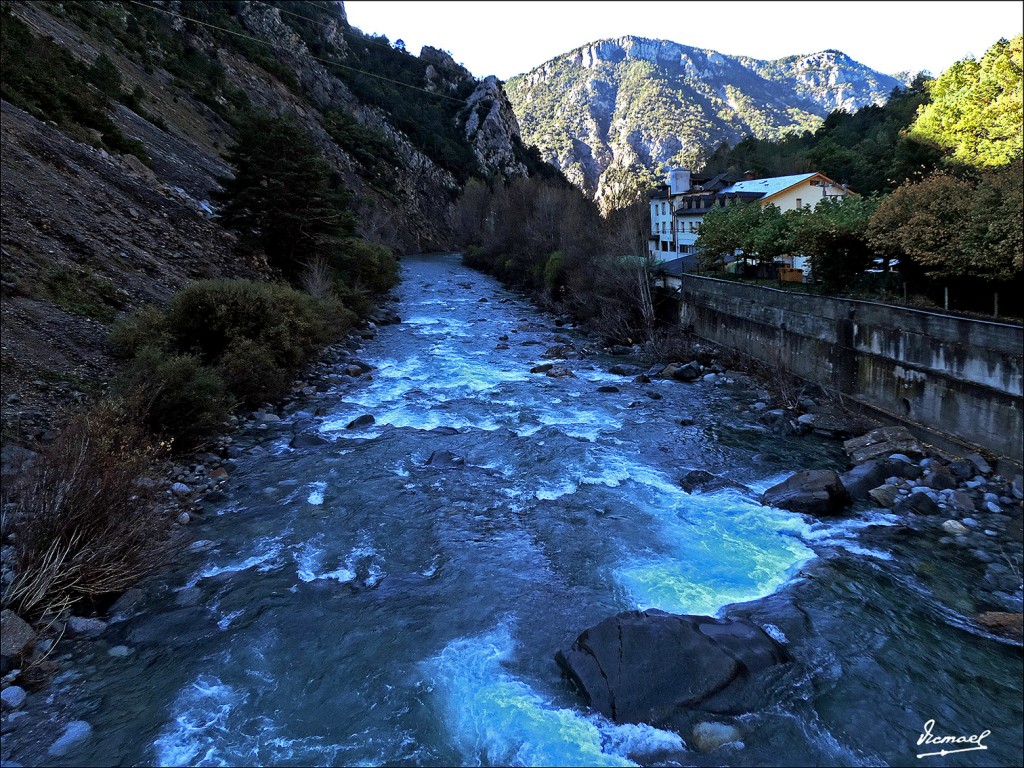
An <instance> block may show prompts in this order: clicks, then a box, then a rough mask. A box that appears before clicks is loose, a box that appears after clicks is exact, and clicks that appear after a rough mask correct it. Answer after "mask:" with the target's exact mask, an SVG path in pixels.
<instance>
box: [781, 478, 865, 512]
mask: <svg viewBox="0 0 1024 768" xmlns="http://www.w3.org/2000/svg"><path fill="white" fill-rule="evenodd" d="M761 503H762V504H767V505H769V506H772V507H778V508H780V509H788V510H789V511H790V512H800V513H802V514H805V515H834V514H837V513H839V512H841V511H842V509H843V508H844V507H845V506H846V505H848V504H849V503H850V494H849V493H848V492H847V490H846V488H845V487H844V486H843V481H842V480H841V479H840V478H839V475H838V474H836V473H835V472H833V471H832V470H831V469H808V470H804V471H803V472H797V473H796V474H794V475H791V476H790V477H789V478H787V479H786V480H783V481H782V482H781V483H778V484H776V485H773V486H772V487H771V488H769V489H768V490H766V491H765V492H764V494H763V495H762V496H761Z"/></svg>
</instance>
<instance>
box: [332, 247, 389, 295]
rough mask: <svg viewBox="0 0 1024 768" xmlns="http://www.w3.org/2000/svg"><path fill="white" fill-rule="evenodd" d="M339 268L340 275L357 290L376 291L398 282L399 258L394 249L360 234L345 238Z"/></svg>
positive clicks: (337, 262)
mask: <svg viewBox="0 0 1024 768" xmlns="http://www.w3.org/2000/svg"><path fill="white" fill-rule="evenodd" d="M336 269H337V273H338V276H339V278H341V280H343V281H344V282H345V283H347V284H348V286H349V287H350V288H351V289H352V290H354V291H367V292H369V293H370V294H373V295H376V294H381V293H384V292H385V291H387V290H389V289H391V288H394V287H395V285H397V284H398V260H397V259H396V258H395V254H394V251H392V250H391V249H390V248H388V247H387V246H384V245H378V244H376V243H371V242H369V241H367V240H363V239H362V238H358V237H349V238H346V239H345V240H343V241H342V243H341V247H340V248H339V253H338V256H337V259H336Z"/></svg>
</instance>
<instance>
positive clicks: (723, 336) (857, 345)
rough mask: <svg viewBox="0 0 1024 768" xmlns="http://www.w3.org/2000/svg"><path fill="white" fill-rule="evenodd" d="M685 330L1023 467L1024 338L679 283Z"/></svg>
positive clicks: (713, 283) (982, 324)
mask: <svg viewBox="0 0 1024 768" xmlns="http://www.w3.org/2000/svg"><path fill="white" fill-rule="evenodd" d="M680 282H681V288H680V292H681V311H680V321H681V323H682V325H684V326H688V327H691V328H692V330H693V332H694V333H696V334H697V335H698V336H701V337H703V338H706V339H708V340H709V341H713V342H715V343H718V344H723V345H726V346H729V347H733V348H734V349H738V350H740V351H742V352H745V353H746V354H749V355H751V356H753V357H755V358H757V359H759V360H762V361H764V362H767V363H773V364H779V365H781V366H783V367H784V368H786V369H787V370H789V371H791V372H793V373H794V374H796V375H797V376H800V377H801V378H804V379H807V380H809V381H813V382H816V383H818V384H821V385H823V386H826V387H830V388H832V389H835V390H838V391H840V392H842V393H843V394H845V395H848V396H850V397H853V398H856V399H857V400H859V401H861V402H863V403H865V404H867V405H869V406H872V407H874V408H877V409H879V410H881V411H883V412H885V413H887V414H888V415H890V416H893V417H896V418H899V419H902V420H905V421H907V422H908V423H911V424H916V425H919V426H922V427H925V428H927V429H929V430H933V431H935V432H937V433H939V434H940V435H943V436H945V437H947V438H952V439H959V440H960V441H962V442H966V443H969V444H972V445H975V446H978V447H981V448H984V449H987V450H989V451H991V452H993V453H995V454H997V455H999V456H1002V457H1004V458H1007V459H1010V460H1011V461H1013V462H1015V463H1018V464H1019V463H1021V462H1022V460H1024V455H1022V453H1024V449H1022V442H1024V439H1022V431H1024V420H1022V414H1024V400H1022V394H1024V393H1022V386H1024V385H1022V382H1024V328H1021V327H1020V326H1016V325H1008V324H1004V323H996V322H986V321H982V320H970V319H966V318H961V317H954V316H951V315H943V314H938V313H934V312H925V311H921V310H914V309H905V308H902V307H893V306H889V305H885V304H877V303H873V302H869V301H857V300H853V299H838V298H831V297H827V296H814V295H808V294H801V293H794V292H791V291H783V290H779V289H776V288H765V287H761V286H753V285H743V284H740V283H736V282H732V281H728V280H720V279H716V278H710V277H703V276H699V275H690V274H685V275H683V276H682V278H681V281H680Z"/></svg>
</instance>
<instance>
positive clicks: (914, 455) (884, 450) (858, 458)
mask: <svg viewBox="0 0 1024 768" xmlns="http://www.w3.org/2000/svg"><path fill="white" fill-rule="evenodd" d="M843 449H844V450H845V451H846V453H847V454H848V455H849V457H850V462H851V463H853V464H863V463H864V462H865V461H871V460H872V459H884V458H889V457H891V456H893V455H894V454H896V455H900V456H904V457H906V458H908V459H920V458H921V457H922V456H924V454H925V450H924V447H923V446H922V445H921V443H920V442H919V441H918V439H917V438H916V437H914V436H913V435H912V434H910V430H908V429H907V428H906V427H900V426H892V427H880V428H878V429H873V430H871V431H870V432H868V433H867V434H866V435H861V436H860V437H854V438H852V439H850V440H847V441H845V442H844V443H843Z"/></svg>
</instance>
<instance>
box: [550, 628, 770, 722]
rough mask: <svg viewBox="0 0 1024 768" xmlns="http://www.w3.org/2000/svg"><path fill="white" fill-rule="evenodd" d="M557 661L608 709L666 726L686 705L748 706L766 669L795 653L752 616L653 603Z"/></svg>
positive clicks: (586, 637) (617, 717) (589, 633)
mask: <svg viewBox="0 0 1024 768" xmlns="http://www.w3.org/2000/svg"><path fill="white" fill-rule="evenodd" d="M555 660H556V661H557V662H558V664H559V666H560V667H561V668H562V670H563V673H564V675H565V676H566V677H568V678H569V680H570V681H571V682H572V683H573V684H574V685H575V686H576V688H577V689H578V690H579V691H580V693H581V694H582V695H583V696H584V697H585V698H586V700H587V703H588V704H590V706H592V707H593V708H594V709H596V710H598V711H599V712H601V713H602V714H603V715H605V716H607V717H609V718H611V719H612V720H614V721H615V722H618V723H627V722H628V723H648V724H651V725H659V724H660V725H666V724H668V723H671V722H675V721H676V717H677V715H679V714H680V712H682V711H695V710H697V711H711V712H743V711H747V708H748V706H749V705H750V704H752V703H753V702H754V701H755V699H756V696H753V695H752V691H753V690H755V689H754V688H752V686H756V685H757V682H758V680H759V679H760V677H761V675H760V673H763V672H765V671H766V670H768V669H770V668H772V667H774V666H775V665H778V664H781V663H783V662H785V661H788V660H789V656H788V654H787V653H786V650H785V649H784V648H783V647H782V646H781V645H779V643H777V642H776V641H775V640H773V639H772V638H771V637H770V636H769V635H768V634H767V633H766V632H765V631H764V630H763V629H761V628H760V627H759V626H757V625H756V624H754V623H753V622H750V621H748V620H747V619H714V618H711V617H709V616H685V615H675V614H670V613H665V612H664V611H659V610H655V609H649V610H646V611H626V612H624V613H620V614H618V615H616V616H613V617H611V618H608V619H605V620H604V621H602V622H601V623H599V624H597V625H595V626H593V627H591V628H590V629H588V630H586V631H585V632H583V633H582V634H581V635H580V636H579V637H578V638H576V642H574V643H573V644H572V647H571V648H570V649H569V650H568V651H565V652H562V651H559V652H558V653H557V654H556V655H555Z"/></svg>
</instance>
